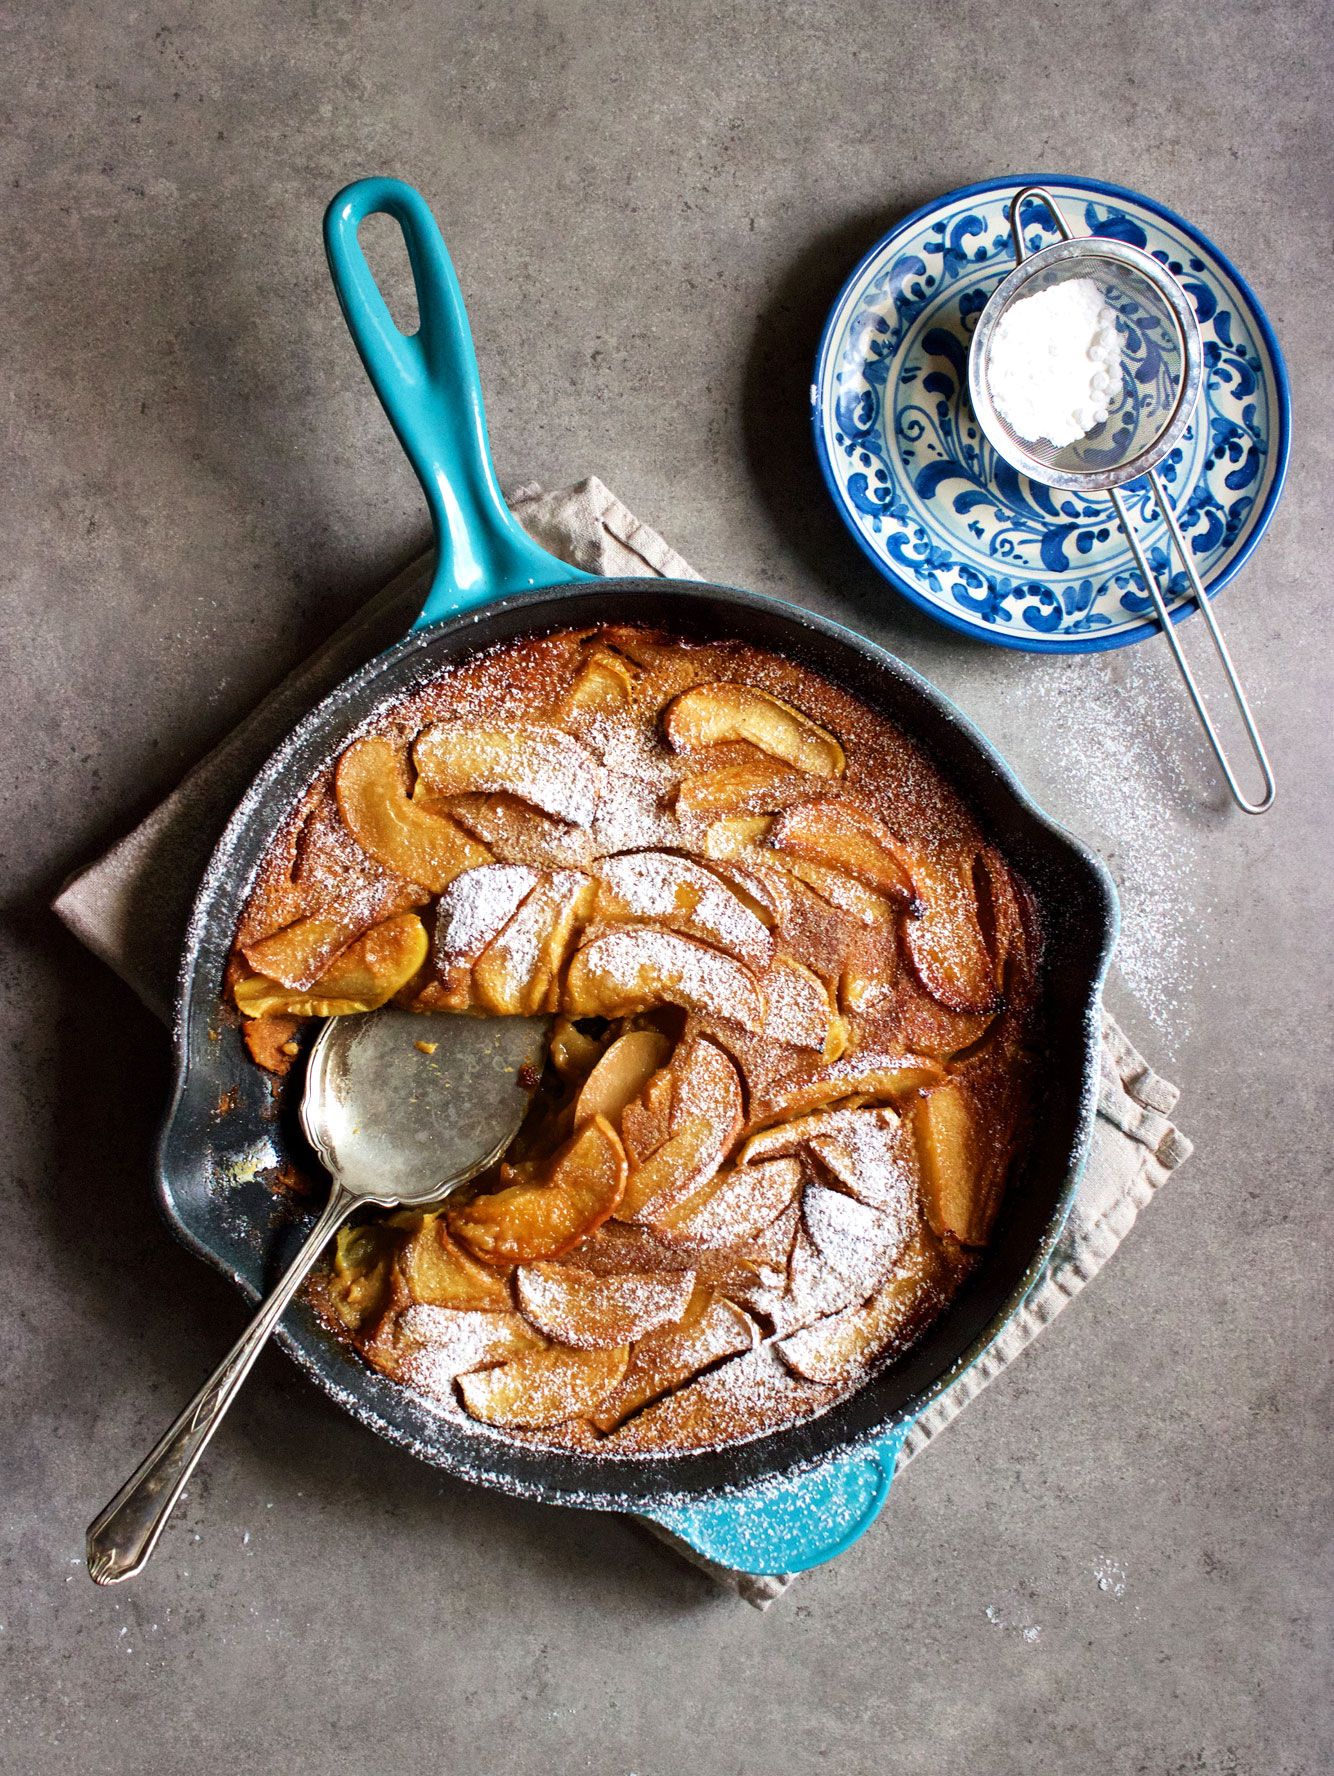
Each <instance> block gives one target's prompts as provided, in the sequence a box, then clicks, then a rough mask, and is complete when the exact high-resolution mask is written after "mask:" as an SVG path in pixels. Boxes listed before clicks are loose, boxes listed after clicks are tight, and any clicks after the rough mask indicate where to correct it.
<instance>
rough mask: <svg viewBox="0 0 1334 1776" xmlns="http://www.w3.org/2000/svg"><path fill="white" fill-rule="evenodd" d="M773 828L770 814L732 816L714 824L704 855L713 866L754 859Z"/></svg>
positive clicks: (705, 843)
mask: <svg viewBox="0 0 1334 1776" xmlns="http://www.w3.org/2000/svg"><path fill="white" fill-rule="evenodd" d="M772 826H773V817H772V815H769V814H728V815H725V816H724V817H723V818H722V819H721V820H715V821H713V822H712V823H711V825H710V826H709V828H708V831H707V832H706V833H705V834H704V855H705V856H706V857H707V858H709V859H710V861H711V862H717V863H730V862H732V861H734V860H735V861H741V860H743V859H745V858H746V857H748V856H750V855H751V854H752V852H753V851H754V848H755V847H756V846H757V845H759V844H761V843H762V842H763V840H764V839H765V838H766V837H767V836H768V834H769V830H770V828H771V827H772Z"/></svg>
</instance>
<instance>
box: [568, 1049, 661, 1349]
mask: <svg viewBox="0 0 1334 1776" xmlns="http://www.w3.org/2000/svg"><path fill="white" fill-rule="evenodd" d="M671 1052H672V1045H671V1043H670V1042H669V1041H668V1039H667V1038H666V1037H665V1036H664V1035H663V1034H662V1032H661V1031H660V1030H627V1031H626V1033H625V1035H624V1036H618V1037H617V1038H616V1040H615V1042H613V1043H612V1045H611V1047H610V1048H608V1049H606V1050H604V1052H603V1054H602V1057H601V1059H600V1060H599V1061H598V1062H597V1065H596V1066H595V1067H594V1068H593V1070H592V1072H591V1073H590V1074H589V1075H588V1078H587V1079H586V1080H585V1081H584V1084H583V1088H582V1090H581V1091H580V1093H579V1096H578V1097H577V1098H576V1099H575V1105H574V1120H575V1122H576V1123H580V1122H586V1121H587V1120H588V1118H589V1117H590V1116H605V1117H606V1119H607V1121H608V1122H609V1123H611V1125H612V1127H613V1128H615V1127H617V1126H618V1125H619V1123H620V1120H621V1113H622V1112H623V1111H624V1109H625V1107H626V1105H627V1104H628V1103H629V1102H630V1100H631V1099H632V1098H637V1097H638V1096H639V1094H640V1093H641V1092H642V1091H643V1089H644V1087H645V1086H646V1085H647V1084H648V1082H649V1080H650V1079H651V1078H652V1077H653V1075H654V1074H655V1073H656V1072H658V1070H659V1069H660V1068H661V1067H663V1066H665V1064H666V1062H667V1059H668V1057H669V1055H670V1054H671ZM616 1342H617V1343H619V1342H621V1341H620V1340H619V1339H618V1340H617V1341H616Z"/></svg>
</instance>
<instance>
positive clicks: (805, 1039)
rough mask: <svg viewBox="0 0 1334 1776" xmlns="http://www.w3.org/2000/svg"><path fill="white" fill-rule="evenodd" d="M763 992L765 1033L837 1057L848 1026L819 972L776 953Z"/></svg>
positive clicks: (846, 1036) (765, 977)
mask: <svg viewBox="0 0 1334 1776" xmlns="http://www.w3.org/2000/svg"><path fill="white" fill-rule="evenodd" d="M764 995H765V998H766V1000H767V1001H768V1015H767V1017H766V1018H765V1020H764V1033H765V1035H766V1036H770V1037H772V1038H773V1039H774V1040H775V1041H776V1042H787V1043H791V1045H792V1046H793V1047H794V1048H812V1049H815V1050H816V1052H817V1053H819V1054H821V1055H823V1057H824V1059H825V1060H827V1061H836V1060H838V1058H839V1056H840V1055H841V1054H842V1053H843V1052H844V1050H845V1049H846V1048H847V1045H848V1026H847V1024H846V1023H845V1022H844V1020H843V1017H842V1015H841V1013H840V1012H839V1011H838V1009H837V1008H836V1007H835V1005H834V1002H833V999H832V996H831V994H830V992H829V989H828V987H826V986H825V984H824V982H823V981H822V980H821V979H820V977H819V975H817V974H814V973H813V972H812V971H811V970H810V969H809V968H807V967H806V965H805V963H803V962H798V961H796V960H795V959H794V958H793V957H791V956H777V957H775V959H774V965H773V967H772V968H771V969H769V971H768V973H767V974H766V975H765V976H764Z"/></svg>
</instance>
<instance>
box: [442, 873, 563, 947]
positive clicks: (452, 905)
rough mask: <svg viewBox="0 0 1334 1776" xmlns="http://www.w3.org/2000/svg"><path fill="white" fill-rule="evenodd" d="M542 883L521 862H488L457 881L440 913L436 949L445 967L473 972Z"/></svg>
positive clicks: (445, 898) (449, 889) (451, 886)
mask: <svg viewBox="0 0 1334 1776" xmlns="http://www.w3.org/2000/svg"><path fill="white" fill-rule="evenodd" d="M539 880H540V877H539V876H538V873H537V871H536V870H535V869H529V868H528V867H527V866H526V865H524V864H521V863H485V864H483V865H482V866H481V867H480V868H479V869H470V870H465V871H464V872H463V874H462V875H461V876H456V877H455V878H454V880H453V881H452V882H451V883H450V885H449V887H448V888H447V889H446V890H445V892H444V893H443V894H442V895H441V897H440V905H439V907H438V908H437V909H436V921H435V949H436V956H437V959H438V960H439V962H440V965H441V968H442V969H444V970H450V969H453V968H455V967H461V968H467V969H471V967H472V965H473V963H474V962H476V960H477V958H478V957H479V956H480V955H481V953H482V951H483V950H484V949H485V948H486V946H487V945H488V944H489V943H493V942H494V941H495V939H496V938H497V937H499V936H500V934H501V932H502V931H503V930H504V929H505V927H506V926H507V925H508V924H509V922H510V920H511V919H512V918H513V917H514V915H515V913H517V912H518V910H519V908H520V907H521V906H522V905H523V903H524V901H525V900H526V899H527V898H528V896H529V895H530V894H531V893H532V891H533V889H534V888H536V886H537V884H538V882H539Z"/></svg>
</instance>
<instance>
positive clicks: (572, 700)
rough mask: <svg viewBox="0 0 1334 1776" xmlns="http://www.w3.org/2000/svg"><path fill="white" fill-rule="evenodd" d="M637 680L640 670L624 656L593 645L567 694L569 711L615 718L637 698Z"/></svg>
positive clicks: (566, 701)
mask: <svg viewBox="0 0 1334 1776" xmlns="http://www.w3.org/2000/svg"><path fill="white" fill-rule="evenodd" d="M638 678H639V668H638V667H637V666H635V665H634V664H633V663H632V662H631V661H630V660H627V659H626V657H625V655H624V654H618V653H616V652H615V651H614V650H613V649H611V648H605V647H598V646H596V645H594V646H593V647H590V648H589V649H588V652H587V654H586V656H585V658H584V661H583V664H582V665H581V666H580V668H579V670H578V672H577V673H576V674H575V678H574V682H573V684H572V685H571V686H570V688H569V690H568V691H567V692H566V693H565V703H566V707H567V709H569V710H570V712H571V713H572V714H576V715H582V714H592V715H615V714H617V713H619V711H621V710H622V709H624V708H625V707H626V705H627V704H628V703H629V702H630V700H631V698H632V697H633V696H634V693H635V684H636V683H637V681H638Z"/></svg>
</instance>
